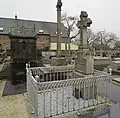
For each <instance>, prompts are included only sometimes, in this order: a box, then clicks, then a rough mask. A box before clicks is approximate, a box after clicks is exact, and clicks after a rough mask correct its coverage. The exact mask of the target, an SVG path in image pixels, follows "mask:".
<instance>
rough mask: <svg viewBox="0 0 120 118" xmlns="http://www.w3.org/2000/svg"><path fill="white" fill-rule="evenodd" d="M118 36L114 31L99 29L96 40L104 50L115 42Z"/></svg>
mask: <svg viewBox="0 0 120 118" xmlns="http://www.w3.org/2000/svg"><path fill="white" fill-rule="evenodd" d="M116 39H117V36H116V35H115V34H114V33H107V32H106V31H105V30H104V31H99V32H98V33H96V40H97V41H98V44H99V45H100V48H101V49H102V50H104V51H107V50H108V49H110V48H111V46H112V45H113V44H114V43H115V41H116Z"/></svg>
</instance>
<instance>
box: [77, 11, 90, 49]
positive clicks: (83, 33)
mask: <svg viewBox="0 0 120 118" xmlns="http://www.w3.org/2000/svg"><path fill="white" fill-rule="evenodd" d="M91 24H92V20H91V19H90V18H88V14H87V12H86V11H81V14H80V21H78V23H77V27H78V28H79V29H80V46H79V49H80V48H88V46H87V37H88V36H87V27H90V25H91Z"/></svg>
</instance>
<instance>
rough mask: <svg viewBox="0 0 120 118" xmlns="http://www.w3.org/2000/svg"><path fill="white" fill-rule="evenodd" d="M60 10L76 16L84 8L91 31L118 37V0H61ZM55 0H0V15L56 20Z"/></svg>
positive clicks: (119, 22)
mask: <svg viewBox="0 0 120 118" xmlns="http://www.w3.org/2000/svg"><path fill="white" fill-rule="evenodd" d="M62 2H63V7H62V12H67V14H68V15H72V16H76V15H78V16H79V14H80V12H81V10H86V11H87V12H88V14H89V17H90V18H91V19H92V21H93V24H92V26H91V28H92V30H93V31H97V30H104V29H105V30H106V31H107V32H113V33H116V34H117V36H119V37H120V33H119V32H120V14H119V12H120V0H62ZM56 3H57V0H0V16H1V17H14V14H15V13H17V14H18V18H20V19H33V20H41V21H53V22H56Z"/></svg>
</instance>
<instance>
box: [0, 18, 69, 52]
mask: <svg viewBox="0 0 120 118" xmlns="http://www.w3.org/2000/svg"><path fill="white" fill-rule="evenodd" d="M17 26H24V27H27V28H33V27H34V26H35V29H36V34H37V41H36V48H37V50H40V51H49V50H50V49H51V48H52V47H51V46H52V44H56V43H57V23H55V22H45V21H34V20H23V19H17V16H16V17H15V18H14V19H13V18H0V50H4V49H5V48H6V50H7V51H10V50H11V44H10V38H9V36H8V34H9V32H10V28H11V27H17ZM61 34H62V40H61V43H64V44H65V43H67V42H68V41H67V40H68V38H67V32H66V29H65V27H64V25H63V24H62V32H61Z"/></svg>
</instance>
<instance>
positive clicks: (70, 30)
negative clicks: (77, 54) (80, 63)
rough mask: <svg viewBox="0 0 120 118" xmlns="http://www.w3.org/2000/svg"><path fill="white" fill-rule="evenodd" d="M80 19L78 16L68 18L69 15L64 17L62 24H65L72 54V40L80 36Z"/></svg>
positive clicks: (65, 14)
mask: <svg viewBox="0 0 120 118" xmlns="http://www.w3.org/2000/svg"><path fill="white" fill-rule="evenodd" d="M77 21H78V18H77V17H76V16H67V13H64V14H63V15H62V23H63V24H64V26H65V28H66V31H67V36H68V50H69V54H70V43H71V41H72V39H74V38H76V37H77V36H78V34H79V30H78V29H77V27H76V24H77Z"/></svg>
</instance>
